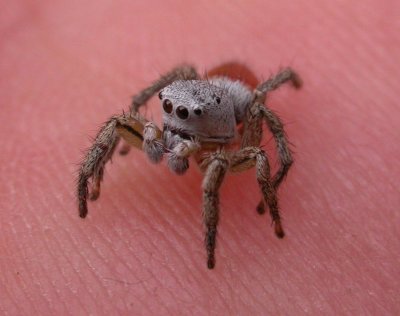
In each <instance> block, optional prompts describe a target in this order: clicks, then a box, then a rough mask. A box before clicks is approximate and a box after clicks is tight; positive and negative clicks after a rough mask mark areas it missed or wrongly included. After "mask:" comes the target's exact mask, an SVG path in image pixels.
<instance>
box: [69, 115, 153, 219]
mask: <svg viewBox="0 0 400 316" xmlns="http://www.w3.org/2000/svg"><path fill="white" fill-rule="evenodd" d="M145 122H146V121H145V120H144V119H143V118H141V117H140V116H139V115H136V116H135V117H132V116H129V115H125V114H123V115H120V116H113V117H111V118H110V119H109V120H108V121H107V122H106V123H105V124H104V125H103V127H102V128H101V129H100V131H99V132H98V134H97V136H96V137H95V139H94V142H93V144H92V146H91V147H90V148H89V150H88V151H87V153H86V155H85V157H84V159H83V161H82V163H81V166H80V168H79V174H78V181H77V197H78V208H79V216H80V217H82V218H84V217H86V215H87V213H88V209H87V198H88V195H89V189H88V184H89V181H91V183H92V192H91V194H90V199H91V200H96V199H97V198H98V197H99V194H100V182H101V181H102V179H103V174H104V167H105V164H106V163H107V161H108V160H110V159H111V157H112V154H113V153H114V150H115V147H116V146H117V144H118V142H119V140H120V138H121V137H122V138H123V139H124V140H125V141H126V142H127V143H128V144H130V145H131V146H134V147H137V148H142V143H143V136H142V131H143V125H144V124H145Z"/></svg>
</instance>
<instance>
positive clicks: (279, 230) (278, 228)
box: [275, 221, 285, 238]
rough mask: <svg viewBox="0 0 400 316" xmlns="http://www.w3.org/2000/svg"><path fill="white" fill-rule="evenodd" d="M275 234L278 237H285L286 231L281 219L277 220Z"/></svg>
mask: <svg viewBox="0 0 400 316" xmlns="http://www.w3.org/2000/svg"><path fill="white" fill-rule="evenodd" d="M275 235H276V236H277V237H278V238H283V237H285V232H284V231H283V228H282V224H281V222H280V221H276V222H275Z"/></svg>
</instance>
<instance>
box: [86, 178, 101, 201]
mask: <svg viewBox="0 0 400 316" xmlns="http://www.w3.org/2000/svg"><path fill="white" fill-rule="evenodd" d="M99 196H100V182H98V183H94V184H93V186H92V190H91V191H90V195H89V199H90V200H91V201H96V200H97V199H98V198H99Z"/></svg>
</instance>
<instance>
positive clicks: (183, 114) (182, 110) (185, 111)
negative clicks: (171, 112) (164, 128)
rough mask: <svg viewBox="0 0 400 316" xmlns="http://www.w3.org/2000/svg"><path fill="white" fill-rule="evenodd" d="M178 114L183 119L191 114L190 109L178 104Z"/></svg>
mask: <svg viewBox="0 0 400 316" xmlns="http://www.w3.org/2000/svg"><path fill="white" fill-rule="evenodd" d="M176 115H178V117H179V118H180V119H182V120H184V119H187V118H188V116H189V111H188V109H187V108H185V107H184V106H178V108H177V109H176Z"/></svg>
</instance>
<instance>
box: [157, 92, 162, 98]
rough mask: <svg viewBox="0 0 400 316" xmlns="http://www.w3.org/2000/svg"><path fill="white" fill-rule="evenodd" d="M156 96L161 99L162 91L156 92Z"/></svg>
mask: <svg viewBox="0 0 400 316" xmlns="http://www.w3.org/2000/svg"><path fill="white" fill-rule="evenodd" d="M158 98H159V99H160V100H161V99H162V91H160V92H159V93H158Z"/></svg>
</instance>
